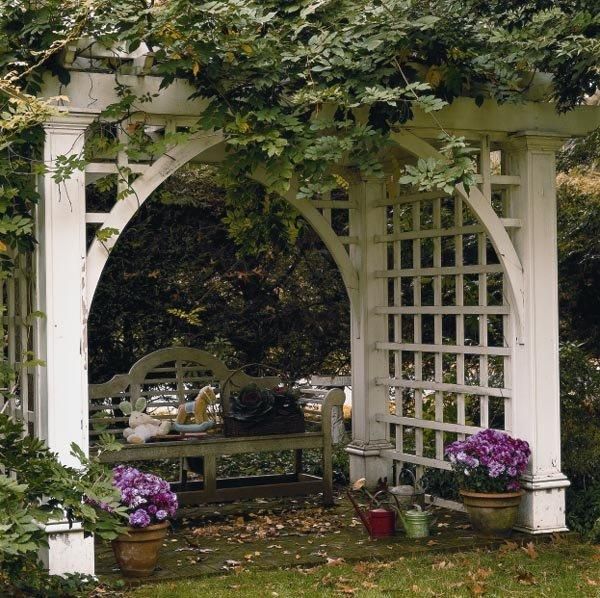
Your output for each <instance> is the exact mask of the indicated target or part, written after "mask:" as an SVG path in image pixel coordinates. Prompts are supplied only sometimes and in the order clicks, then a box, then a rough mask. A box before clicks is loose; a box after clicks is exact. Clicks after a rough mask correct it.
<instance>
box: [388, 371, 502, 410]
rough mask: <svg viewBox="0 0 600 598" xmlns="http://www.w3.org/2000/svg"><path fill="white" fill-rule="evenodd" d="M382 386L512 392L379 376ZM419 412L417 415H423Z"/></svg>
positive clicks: (494, 393) (496, 393) (494, 394)
mask: <svg viewBox="0 0 600 598" xmlns="http://www.w3.org/2000/svg"><path fill="white" fill-rule="evenodd" d="M377 384H380V385H381V386H396V387H398V388H414V389H418V390H441V391H443V392H452V393H455V392H461V393H464V394H472V395H482V394H486V395H488V396H490V397H502V398H504V399H505V398H508V397H510V396H511V395H512V392H511V390H510V389H508V388H494V387H491V386H476V385H470V384H450V383H447V382H432V381H429V380H406V379H398V378H377ZM421 415H422V414H421ZM421 415H419V414H417V417H421Z"/></svg>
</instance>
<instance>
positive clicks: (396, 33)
mask: <svg viewBox="0 0 600 598" xmlns="http://www.w3.org/2000/svg"><path fill="white" fill-rule="evenodd" d="M595 8H596V7H595V2H593V1H592V0H569V1H567V0H561V1H558V2H550V1H548V0H530V1H529V2H522V1H516V0H492V1H486V2H483V1H482V0H465V1H461V2H456V1H454V0H427V1H425V2H424V1H422V0H418V1H417V0H361V1H356V0H260V1H259V0H219V1H208V2H189V0H163V1H160V2H158V1H157V2H154V1H152V0H121V1H120V2H118V3H110V2H107V1H105V0H85V1H84V0H69V1H67V2H64V1H62V0H61V1H59V0H36V1H33V0H17V1H15V2H12V3H10V5H8V3H5V5H4V6H3V10H2V13H1V14H0V76H1V80H0V102H1V103H2V109H1V111H0V179H1V180H0V242H1V243H2V244H1V245H0V250H2V251H4V254H3V260H2V261H3V263H4V264H5V266H7V265H9V264H10V258H9V257H8V254H7V253H6V252H7V250H9V249H12V250H14V249H19V250H30V249H31V248H32V247H33V246H34V233H33V227H32V219H31V210H32V208H33V206H34V205H35V203H36V201H37V195H36V191H35V179H36V176H37V175H39V174H40V173H41V172H44V171H46V170H48V169H51V170H52V172H53V175H54V176H55V177H56V178H57V180H60V179H62V178H64V177H66V176H68V174H69V172H70V171H72V169H75V168H82V167H83V165H84V164H85V158H86V157H85V156H82V157H81V159H73V160H71V161H68V160H65V161H62V162H61V161H57V163H56V164H53V165H48V164H42V163H40V162H39V147H40V143H41V141H42V132H41V130H40V127H39V124H40V123H42V122H44V120H46V119H47V118H48V116H49V114H50V113H51V111H52V110H53V108H52V105H53V104H56V103H57V102H56V101H48V100H40V99H37V98H36V94H38V93H39V91H40V89H41V84H42V77H43V76H44V75H45V74H47V73H50V74H52V75H53V76H56V77H58V78H59V79H60V81H61V82H63V83H67V82H68V80H69V72H68V71H67V70H66V69H65V68H64V67H63V66H62V56H63V53H64V51H65V49H66V48H67V46H69V47H71V46H75V47H76V48H78V49H79V51H82V50H84V49H85V48H87V47H88V46H89V45H90V43H91V42H90V41H89V40H93V39H95V40H98V41H99V42H100V43H102V44H103V45H104V46H105V47H107V48H119V49H124V50H126V51H129V52H131V51H134V50H136V49H137V48H139V47H140V45H141V44H146V45H147V46H148V47H149V48H151V49H152V50H153V52H154V54H155V65H154V70H153V74H155V75H157V76H159V77H161V78H162V85H163V87H165V86H168V85H170V84H171V83H173V81H174V80H175V79H177V78H180V79H185V80H187V81H189V83H190V84H191V85H192V86H193V89H194V90H195V91H194V93H193V97H197V98H203V99H204V100H205V101H206V109H205V110H204V111H203V113H202V114H201V115H199V117H198V122H197V124H196V125H195V126H194V127H191V129H190V130H189V131H187V132H185V133H172V134H170V136H167V137H165V138H164V139H162V140H161V141H159V142H156V141H155V142H154V143H155V144H159V145H160V144H162V147H163V148H164V147H166V146H168V145H169V144H173V143H177V142H178V141H180V137H182V136H185V135H189V134H193V132H194V130H198V129H204V130H205V129H220V130H222V131H223V133H224V135H225V138H226V141H227V145H228V149H229V150H230V151H229V153H228V161H227V168H228V171H229V173H230V176H231V177H232V178H233V179H239V178H240V177H241V176H243V175H247V174H249V173H250V172H251V171H253V170H254V169H255V168H256V167H257V166H258V165H259V164H261V165H264V167H265V169H266V174H267V176H266V180H267V187H268V188H269V190H270V191H272V192H279V193H281V192H287V191H288V190H289V189H293V190H295V192H296V193H298V194H299V195H303V196H313V195H314V194H318V193H322V192H324V191H326V190H328V189H330V188H332V187H333V186H334V185H335V178H334V168H333V167H334V166H335V165H339V164H343V165H344V166H345V167H346V168H349V169H353V170H357V171H360V172H362V173H363V174H370V175H372V174H376V173H378V172H381V171H382V163H381V157H382V155H383V154H384V153H385V150H386V147H387V146H388V145H389V143H390V133H391V132H392V131H393V130H395V129H399V128H401V127H402V126H403V125H404V124H405V123H406V122H407V121H408V120H409V119H410V118H411V117H412V116H413V114H414V113H415V112H416V111H420V112H423V113H425V114H428V115H430V118H431V119H432V126H433V127H435V126H438V124H437V120H436V117H435V114H436V112H437V111H439V110H440V109H442V108H443V107H444V106H445V105H447V103H449V102H452V101H453V99H454V98H456V97H457V96H460V95H467V96H471V97H473V98H475V101H476V102H477V103H478V104H481V103H482V102H483V101H484V100H485V99H486V98H493V99H495V100H497V101H499V102H508V101H521V100H522V99H523V98H524V97H525V94H526V92H527V90H528V89H529V88H530V86H531V85H532V82H533V80H534V75H535V73H537V72H548V73H550V74H551V75H552V76H553V77H554V86H553V89H552V92H551V93H552V96H553V99H554V100H555V101H556V105H557V108H558V109H560V110H566V109H568V108H570V107H571V106H573V105H575V104H577V103H580V102H581V101H582V100H583V99H584V97H585V94H590V93H593V92H594V91H595V90H596V89H597V87H598V84H599V82H600V74H599V71H598V67H597V65H598V64H599V63H600V41H599V40H598V31H599V29H600V16H599V15H598V11H597V10H596V9H595ZM102 68H105V69H106V70H109V71H113V72H114V73H115V85H116V86H117V90H118V92H119V95H120V101H119V102H118V103H117V104H115V105H114V106H112V107H110V108H109V110H107V111H106V113H105V114H104V115H103V116H102V118H104V119H109V120H112V121H113V122H117V123H119V122H123V123H126V122H128V121H127V119H128V117H129V116H130V115H131V114H133V113H143V110H144V103H145V102H147V101H150V100H151V99H152V98H151V97H147V96H143V97H137V96H135V95H134V94H133V92H132V90H131V89H128V88H127V87H126V86H124V85H123V84H122V83H121V82H120V81H119V76H118V75H119V69H120V66H119V64H118V61H116V62H111V61H110V60H107V61H106V62H105V64H104V65H103V67H102ZM439 128H440V134H441V138H440V143H439V147H440V149H441V152H442V154H443V156H444V158H443V159H441V160H438V161H430V162H426V161H423V162H420V163H419V164H417V165H416V166H415V167H413V168H411V169H408V170H407V171H404V172H402V173H399V174H401V175H402V176H403V178H402V182H404V183H406V184H413V185H417V186H419V187H421V188H431V187H440V188H449V187H451V186H453V185H454V184H456V183H464V184H465V185H466V186H468V185H469V184H472V174H473V166H472V161H471V159H470V155H469V151H468V148H467V147H466V144H465V141H464V140H462V139H460V138H456V137H450V136H448V135H447V134H445V132H444V131H443V130H442V129H441V127H439ZM126 133H127V136H128V137H129V139H128V147H127V152H132V153H135V152H136V151H137V152H141V151H142V148H143V150H144V151H146V153H147V151H148V149H149V144H148V139H145V138H144V134H143V130H142V129H141V128H140V129H139V130H136V129H135V128H131V127H129V128H126ZM93 139H96V141H95V142H94V141H93V140H92V141H91V144H92V145H93V143H97V144H103V149H104V150H111V148H112V151H113V152H116V151H118V150H119V148H120V147H121V144H122V139H119V136H114V137H113V138H107V137H106V136H102V135H97V136H95V137H94V138H93ZM136 148H137V149H136ZM150 149H152V150H154V151H155V153H156V155H159V154H160V153H161V152H160V150H161V147H158V146H157V147H151V148H150ZM88 151H89V150H88ZM120 176H121V177H122V178H123V179H125V181H126V182H129V180H130V176H129V173H127V172H123V173H120ZM103 234H105V235H107V234H108V233H107V232H106V231H103Z"/></svg>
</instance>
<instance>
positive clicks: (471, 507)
mask: <svg viewBox="0 0 600 598" xmlns="http://www.w3.org/2000/svg"><path fill="white" fill-rule="evenodd" d="M460 494H461V496H462V499H463V504H464V505H465V508H466V509H467V513H468V514H469V518H470V519H471V525H472V526H473V528H474V529H475V530H477V531H479V532H481V533H484V534H487V535H492V536H509V535H510V534H511V532H512V528H513V527H514V525H515V523H516V522H517V515H518V514H519V505H520V504H521V497H522V496H523V492H522V491H521V490H519V491H518V492H501V493H500V492H498V493H492V492H491V493H486V492H471V491H470V490H461V491H460Z"/></svg>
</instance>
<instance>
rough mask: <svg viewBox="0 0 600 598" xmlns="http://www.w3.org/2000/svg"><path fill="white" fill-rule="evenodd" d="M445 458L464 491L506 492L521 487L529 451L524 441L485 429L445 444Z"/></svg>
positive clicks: (529, 454)
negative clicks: (520, 480) (520, 481)
mask: <svg viewBox="0 0 600 598" xmlns="http://www.w3.org/2000/svg"><path fill="white" fill-rule="evenodd" d="M446 455H447V457H448V459H449V461H450V463H451V465H452V468H453V469H454V470H455V472H456V473H457V475H458V476H459V481H460V483H461V484H462V485H463V486H464V487H465V488H468V489H470V490H476V491H482V492H505V491H514V490H518V489H519V488H520V484H519V477H520V476H521V475H522V474H523V473H524V472H525V470H526V468H527V464H528V462H529V457H530V456H531V451H530V450H529V444H528V443H527V442H525V441H524V440H519V439H517V438H512V437H510V436H509V435H508V434H505V433H504V432H499V431H497V430H491V429H488V430H483V431H481V432H478V433H477V434H474V435H473V436H470V437H469V438H466V439H465V440H459V441H456V442H453V443H452V444H450V445H448V446H447V447H446Z"/></svg>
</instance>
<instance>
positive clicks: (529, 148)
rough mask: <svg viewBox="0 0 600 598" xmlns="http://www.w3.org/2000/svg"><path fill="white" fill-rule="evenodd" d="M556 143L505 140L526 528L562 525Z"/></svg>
mask: <svg viewBox="0 0 600 598" xmlns="http://www.w3.org/2000/svg"><path fill="white" fill-rule="evenodd" d="M561 145H562V139H561V138H560V137H559V138H557V137H555V136H549V135H543V134H542V135H533V134H531V133H525V134H521V135H516V136H515V138H514V140H513V141H511V142H510V144H509V145H508V146H507V152H508V154H509V155H508V164H509V168H510V171H511V172H514V173H516V174H518V175H519V176H520V177H521V180H522V181H523V184H522V186H521V187H520V188H518V189H515V190H514V191H513V192H512V195H511V200H512V201H511V207H512V211H513V213H512V214H511V215H514V216H515V217H517V218H519V219H520V220H521V221H522V223H523V224H522V227H521V228H520V229H518V230H516V231H515V233H514V242H515V246H516V248H517V250H518V252H519V255H520V257H521V260H522V263H523V267H524V281H525V285H524V316H523V326H524V327H523V335H522V339H521V342H519V343H518V344H517V346H516V351H515V360H514V366H513V369H512V372H511V375H512V379H513V388H514V400H513V401H512V414H511V415H512V430H513V434H514V435H515V436H518V437H519V438H524V439H525V440H527V441H528V442H529V443H530V446H531V449H532V453H533V454H532V459H531V464H530V468H529V471H528V473H527V474H526V476H525V488H526V490H527V494H526V496H525V498H524V501H523V506H522V508H521V512H520V519H519V527H520V528H521V529H524V530H526V531H529V532H533V533H544V532H553V531H560V530H564V529H565V512H564V489H565V487H566V486H567V485H568V480H567V479H566V477H565V476H564V475H563V474H562V473H561V463H560V381H559V364H558V348H559V332H558V276H557V233H556V188H555V152H556V150H557V149H558V148H559V147H560V146H561Z"/></svg>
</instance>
